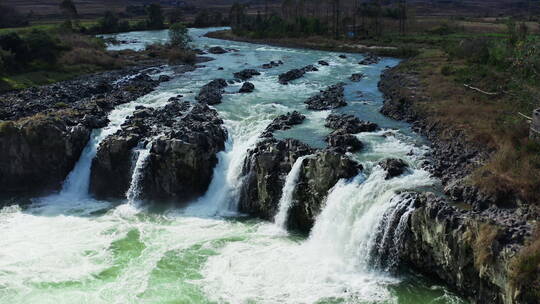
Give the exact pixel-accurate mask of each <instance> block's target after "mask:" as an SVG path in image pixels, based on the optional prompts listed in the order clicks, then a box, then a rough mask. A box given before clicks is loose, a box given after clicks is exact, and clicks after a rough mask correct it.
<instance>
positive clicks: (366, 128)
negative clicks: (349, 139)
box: [325, 114, 378, 134]
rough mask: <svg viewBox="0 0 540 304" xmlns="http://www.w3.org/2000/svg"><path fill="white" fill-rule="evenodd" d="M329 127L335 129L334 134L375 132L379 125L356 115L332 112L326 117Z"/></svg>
mask: <svg viewBox="0 0 540 304" xmlns="http://www.w3.org/2000/svg"><path fill="white" fill-rule="evenodd" d="M325 126H326V127H327V128H330V129H333V130H335V131H334V132H333V134H356V133H361V132H373V131H375V130H377V128H378V126H377V124H375V123H372V122H369V121H364V120H360V119H359V118H358V117H356V116H354V115H346V114H330V115H328V117H327V118H326V124H325Z"/></svg>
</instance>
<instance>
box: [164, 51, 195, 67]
mask: <svg viewBox="0 0 540 304" xmlns="http://www.w3.org/2000/svg"><path fill="white" fill-rule="evenodd" d="M196 59H197V55H196V54H195V52H193V51H192V50H188V49H171V50H170V51H169V54H168V60H169V64H173V65H174V64H182V63H188V64H193V63H195V61H196Z"/></svg>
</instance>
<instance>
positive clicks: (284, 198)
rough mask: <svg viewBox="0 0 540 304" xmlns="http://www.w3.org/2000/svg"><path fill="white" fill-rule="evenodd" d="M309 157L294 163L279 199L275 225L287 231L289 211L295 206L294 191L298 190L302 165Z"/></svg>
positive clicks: (302, 157)
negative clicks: (297, 185)
mask: <svg viewBox="0 0 540 304" xmlns="http://www.w3.org/2000/svg"><path fill="white" fill-rule="evenodd" d="M307 157H308V156H301V157H299V158H298V159H297V160H296V161H295V162H294V165H293V166H292V169H291V171H290V172H289V174H287V178H286V179H285V185H284V186H283V191H282V194H281V198H280V199H279V209H278V213H277V214H276V216H275V218H274V223H275V224H276V226H277V227H278V228H281V229H287V219H288V216H289V209H290V208H291V206H292V204H293V194H294V189H296V184H297V183H298V179H299V178H300V170H301V169H302V164H303V162H304V160H305V159H306V158H307Z"/></svg>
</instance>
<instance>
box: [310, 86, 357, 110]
mask: <svg viewBox="0 0 540 304" xmlns="http://www.w3.org/2000/svg"><path fill="white" fill-rule="evenodd" d="M344 85H345V84H344V83H338V84H336V85H333V86H330V87H328V88H327V89H326V90H324V91H321V92H320V93H319V94H317V95H314V96H312V97H310V98H308V100H306V101H305V102H304V103H305V104H306V105H307V108H308V109H310V110H331V109H336V108H340V107H344V106H346V105H347V102H345V95H344V88H343V86H344Z"/></svg>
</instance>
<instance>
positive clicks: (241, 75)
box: [234, 69, 261, 81]
mask: <svg viewBox="0 0 540 304" xmlns="http://www.w3.org/2000/svg"><path fill="white" fill-rule="evenodd" d="M258 75H261V73H260V72H259V71H257V70H254V69H245V70H242V71H240V72H236V73H234V77H235V78H237V79H241V80H244V81H246V80H248V79H251V78H253V76H258Z"/></svg>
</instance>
